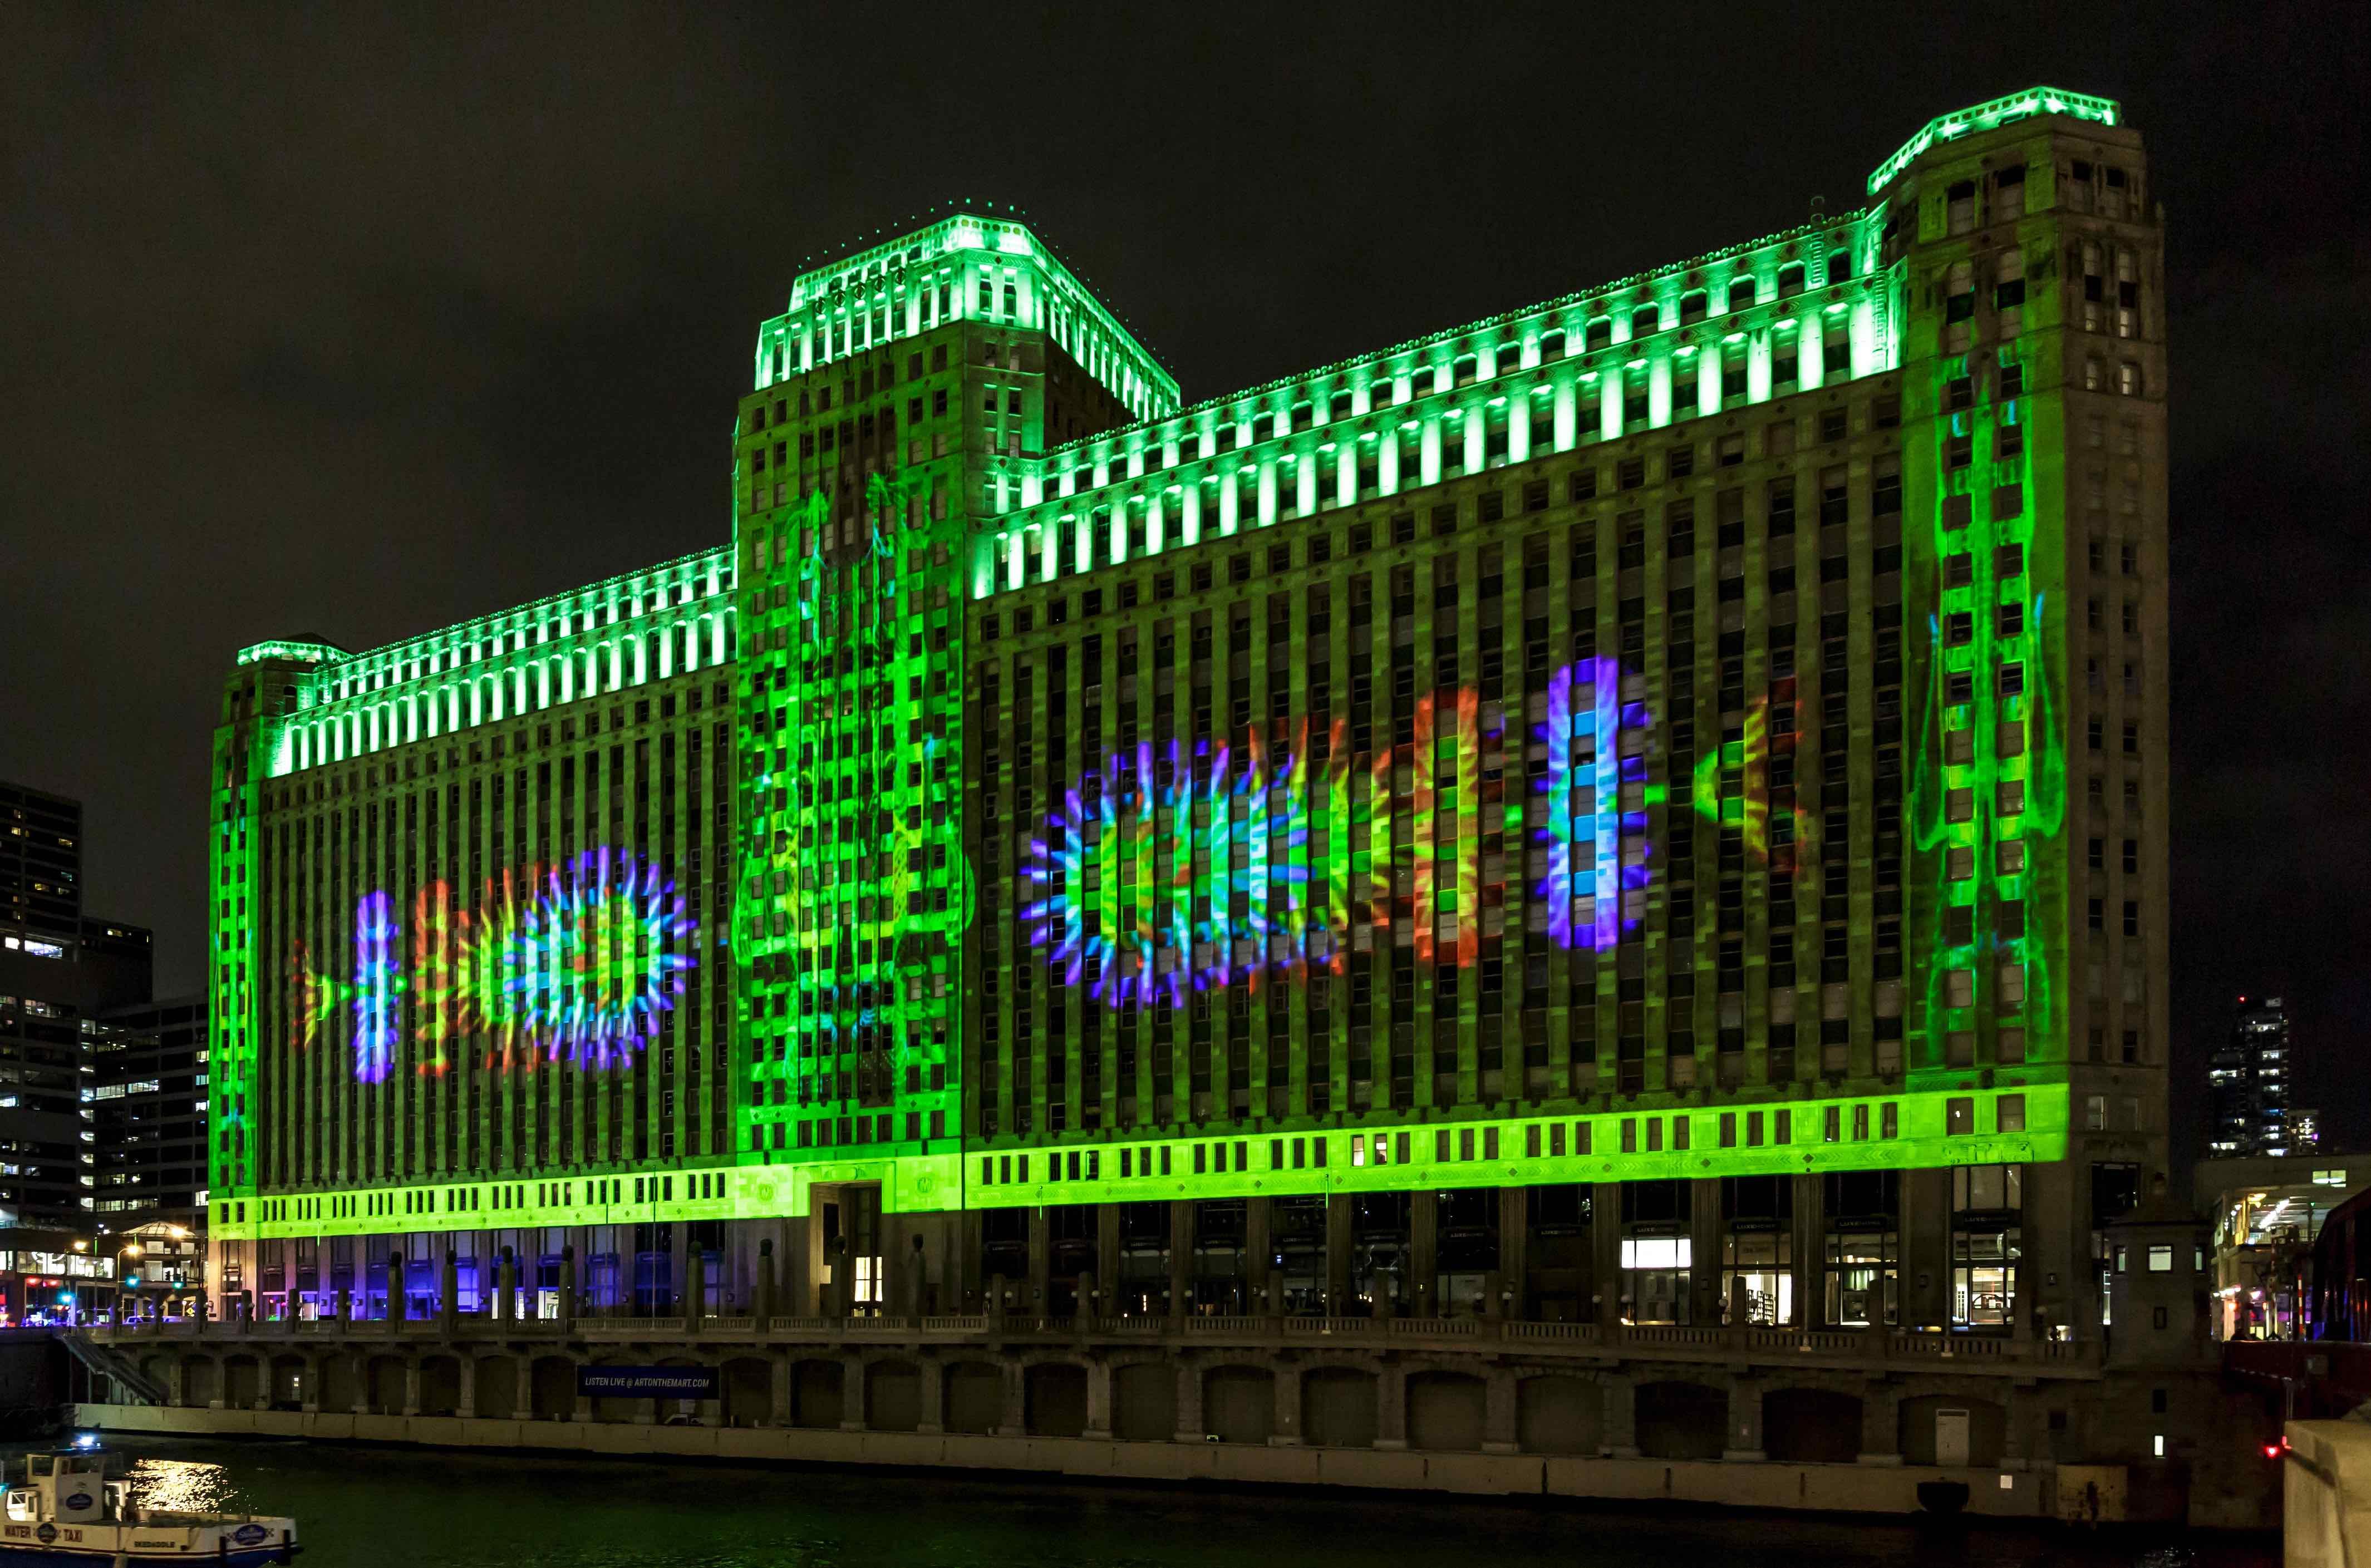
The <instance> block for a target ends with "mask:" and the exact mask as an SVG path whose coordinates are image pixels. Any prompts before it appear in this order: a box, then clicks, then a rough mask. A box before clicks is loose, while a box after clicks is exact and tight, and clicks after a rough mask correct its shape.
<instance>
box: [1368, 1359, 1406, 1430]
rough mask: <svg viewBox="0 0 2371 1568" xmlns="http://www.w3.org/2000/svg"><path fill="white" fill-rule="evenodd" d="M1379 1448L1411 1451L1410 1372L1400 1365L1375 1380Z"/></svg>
mask: <svg viewBox="0 0 2371 1568" xmlns="http://www.w3.org/2000/svg"><path fill="white" fill-rule="evenodd" d="M1375 1447H1378V1448H1387V1449H1398V1448H1405V1447H1407V1368H1406V1367H1405V1366H1401V1365H1400V1364H1399V1363H1398V1362H1396V1361H1394V1362H1392V1363H1391V1364H1390V1365H1388V1366H1385V1367H1384V1368H1383V1369H1382V1371H1381V1372H1380V1373H1378V1374H1377V1375H1376V1378H1375Z"/></svg>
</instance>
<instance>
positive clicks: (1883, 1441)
mask: <svg viewBox="0 0 2371 1568" xmlns="http://www.w3.org/2000/svg"><path fill="white" fill-rule="evenodd" d="M1860 1462H1861V1463H1862V1464H1865V1465H1898V1464H1900V1463H1901V1462H1902V1390H1901V1388H1900V1387H1899V1386H1898V1385H1896V1384H1893V1383H1890V1382H1882V1381H1879V1380H1878V1379H1876V1378H1871V1379H1869V1381H1868V1385H1867V1386H1866V1387H1864V1388H1863V1389H1861V1395H1860Z"/></svg>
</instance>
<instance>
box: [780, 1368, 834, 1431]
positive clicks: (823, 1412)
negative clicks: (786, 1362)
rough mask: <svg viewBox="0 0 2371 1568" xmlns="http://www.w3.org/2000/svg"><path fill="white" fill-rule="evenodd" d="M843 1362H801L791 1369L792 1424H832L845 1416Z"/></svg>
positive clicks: (827, 1425) (821, 1425)
mask: <svg viewBox="0 0 2371 1568" xmlns="http://www.w3.org/2000/svg"><path fill="white" fill-rule="evenodd" d="M839 1379H840V1365H839V1362H837V1361H802V1362H799V1363H797V1364H796V1365H795V1366H792V1368H791V1424H792V1425H793V1426H808V1427H832V1426H838V1425H839V1424H840V1421H841V1419H842V1417H841V1415H840V1410H841V1408H842V1403H843V1401H841V1399H840V1388H839Z"/></svg>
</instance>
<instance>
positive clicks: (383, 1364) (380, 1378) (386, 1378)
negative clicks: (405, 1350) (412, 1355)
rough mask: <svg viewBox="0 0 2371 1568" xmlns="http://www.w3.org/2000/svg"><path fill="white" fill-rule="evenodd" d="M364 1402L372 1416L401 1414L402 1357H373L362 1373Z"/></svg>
mask: <svg viewBox="0 0 2371 1568" xmlns="http://www.w3.org/2000/svg"><path fill="white" fill-rule="evenodd" d="M364 1389H365V1390H366V1391H365V1392H364V1395H363V1398H364V1402H365V1403H367V1404H368V1405H369V1406H370V1412H371V1413H372V1414H373V1415H401V1414H402V1413H403V1357H401V1356H399V1355H374V1356H372V1357H371V1358H370V1365H369V1366H368V1367H367V1368H366V1369H365V1371H364Z"/></svg>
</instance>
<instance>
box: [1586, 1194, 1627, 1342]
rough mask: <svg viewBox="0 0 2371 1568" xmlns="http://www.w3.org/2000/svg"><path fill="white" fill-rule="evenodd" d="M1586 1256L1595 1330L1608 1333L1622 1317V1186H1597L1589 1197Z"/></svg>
mask: <svg viewBox="0 0 2371 1568" xmlns="http://www.w3.org/2000/svg"><path fill="white" fill-rule="evenodd" d="M1589 1253H1590V1269H1591V1273H1592V1274H1593V1275H1594V1280H1595V1283H1594V1285H1593V1286H1592V1288H1593V1289H1594V1290H1595V1291H1596V1293H1597V1311H1596V1313H1595V1317H1596V1319H1597V1322H1598V1326H1599V1327H1600V1328H1602V1329H1606V1330H1608V1331H1611V1330H1612V1329H1613V1327H1614V1325H1615V1324H1616V1323H1617V1322H1619V1321H1620V1320H1621V1316H1622V1184H1621V1183H1620V1182H1597V1183H1596V1184H1595V1185H1594V1186H1593V1187H1592V1188H1591V1190H1590V1195H1589Z"/></svg>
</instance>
